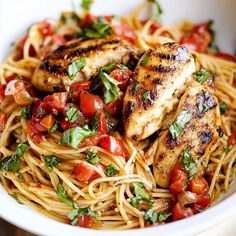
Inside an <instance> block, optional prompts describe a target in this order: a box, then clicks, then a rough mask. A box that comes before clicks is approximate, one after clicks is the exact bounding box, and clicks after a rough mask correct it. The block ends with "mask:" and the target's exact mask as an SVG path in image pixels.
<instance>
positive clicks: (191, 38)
mask: <svg viewBox="0 0 236 236" xmlns="http://www.w3.org/2000/svg"><path fill="white" fill-rule="evenodd" d="M211 39H212V36H211V33H210V31H209V23H202V24H199V25H196V26H195V27H194V28H193V29H192V31H191V32H190V33H189V34H187V35H184V36H183V37H182V38H181V39H180V44H183V45H184V46H186V47H187V48H189V49H191V50H193V51H197V52H205V51H206V49H207V48H208V46H209V45H210V43H211Z"/></svg>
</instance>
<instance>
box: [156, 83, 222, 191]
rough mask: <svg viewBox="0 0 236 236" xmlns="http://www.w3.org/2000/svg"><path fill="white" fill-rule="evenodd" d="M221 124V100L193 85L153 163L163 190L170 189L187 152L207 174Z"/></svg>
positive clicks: (166, 133)
mask: <svg viewBox="0 0 236 236" xmlns="http://www.w3.org/2000/svg"><path fill="white" fill-rule="evenodd" d="M181 122H182V123H181ZM181 125H182V126H184V127H182V128H183V129H182V132H180V133H179V135H177V134H178V132H179V129H181V128H180V126H181ZM220 125H221V122H220V110H219V105H218V101H217V98H216V97H215V96H214V95H213V93H212V92H211V90H210V89H209V87H208V86H203V85H201V84H199V83H198V82H195V81H194V82H191V83H190V86H189V87H188V89H187V90H186V92H185V93H184V95H183V96H182V98H181V100H180V103H179V105H178V109H177V112H176V115H175V119H174V123H172V125H171V126H169V129H167V130H166V131H163V133H161V135H160V137H159V138H158V141H157V142H158V144H157V149H156V154H155V158H154V163H153V171H154V177H155V180H156V183H157V184H158V185H159V186H161V187H168V186H169V178H170V172H171V170H172V168H173V167H174V165H175V164H176V163H177V161H178V160H179V159H180V158H181V153H182V152H183V151H184V150H187V151H188V152H189V153H190V154H191V155H192V157H193V159H194V160H195V162H196V164H197V166H198V171H199V172H200V173H201V172H204V169H205V167H206V166H207V163H208V160H209V156H210V154H211V153H212V152H213V151H214V149H215V147H216V143H217V142H218V140H219V137H220V136H221V135H222V131H221V128H220ZM180 131H181V130H180ZM176 132H177V133H176ZM173 135H174V137H173Z"/></svg>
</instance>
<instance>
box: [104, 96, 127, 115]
mask: <svg viewBox="0 0 236 236" xmlns="http://www.w3.org/2000/svg"><path fill="white" fill-rule="evenodd" d="M123 100H124V93H120V97H119V98H118V99H116V100H114V101H111V102H109V103H107V104H105V110H106V111H107V112H108V113H109V114H111V115H119V114H121V111H122V106H123Z"/></svg>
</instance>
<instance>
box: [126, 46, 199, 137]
mask: <svg viewBox="0 0 236 236" xmlns="http://www.w3.org/2000/svg"><path fill="white" fill-rule="evenodd" d="M194 71H195V63H194V60H193V58H192V56H191V54H190V53H189V52H188V51H187V49H186V48H185V47H182V46H180V45H178V44H176V43H166V44H160V45H158V46H157V47H156V48H154V49H150V50H149V51H147V53H145V54H144V55H143V56H142V58H141V59H140V60H139V63H138V65H137V67H136V68H135V71H134V82H133V83H132V84H131V85H130V86H129V87H128V89H127V91H126V94H125V97H124V107H123V123H124V126H125V132H126V136H127V137H128V138H132V139H133V140H142V139H145V138H147V137H148V136H150V135H151V134H153V133H154V132H155V131H157V130H158V129H159V128H160V126H161V123H162V120H163V118H164V116H165V115H166V113H169V112H170V111H171V110H172V109H173V106H174V105H175V104H177V103H178V101H179V97H180V96H181V95H182V94H183V93H184V91H185V89H186V84H187V83H188V82H189V81H190V80H192V76H191V75H192V73H193V72H194Z"/></svg>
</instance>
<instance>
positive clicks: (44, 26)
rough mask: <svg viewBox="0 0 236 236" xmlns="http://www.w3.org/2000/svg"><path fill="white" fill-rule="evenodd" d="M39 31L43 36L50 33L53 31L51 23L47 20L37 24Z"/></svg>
mask: <svg viewBox="0 0 236 236" xmlns="http://www.w3.org/2000/svg"><path fill="white" fill-rule="evenodd" d="M39 31H40V33H41V34H42V35H44V36H48V35H52V34H53V33H54V29H53V25H52V24H51V23H50V22H48V21H44V22H42V23H40V24H39Z"/></svg>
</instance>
